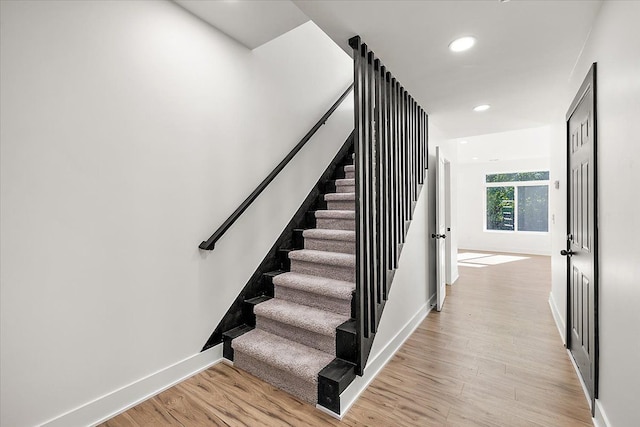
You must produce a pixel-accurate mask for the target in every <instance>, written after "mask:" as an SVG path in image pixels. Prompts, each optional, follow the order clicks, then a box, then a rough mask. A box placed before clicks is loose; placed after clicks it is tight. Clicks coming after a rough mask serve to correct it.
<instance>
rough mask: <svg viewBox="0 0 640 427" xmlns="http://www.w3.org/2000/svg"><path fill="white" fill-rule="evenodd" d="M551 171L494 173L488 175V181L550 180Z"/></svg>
mask: <svg viewBox="0 0 640 427" xmlns="http://www.w3.org/2000/svg"><path fill="white" fill-rule="evenodd" d="M548 180H549V171H538V172H516V173H493V174H490V175H487V182H514V181H548Z"/></svg>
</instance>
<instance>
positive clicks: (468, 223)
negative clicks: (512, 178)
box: [454, 127, 556, 255]
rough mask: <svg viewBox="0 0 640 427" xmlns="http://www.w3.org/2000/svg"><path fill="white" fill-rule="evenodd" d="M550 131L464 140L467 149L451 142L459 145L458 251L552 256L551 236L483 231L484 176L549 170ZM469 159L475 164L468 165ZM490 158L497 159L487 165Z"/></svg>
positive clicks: (485, 136) (507, 133)
mask: <svg viewBox="0 0 640 427" xmlns="http://www.w3.org/2000/svg"><path fill="white" fill-rule="evenodd" d="M549 132H550V129H549V128H548V127H544V128H533V129H523V130H519V131H510V132H503V133H497V134H490V135H480V136H477V137H470V138H465V140H466V141H467V144H459V143H458V142H455V141H454V143H458V144H459V149H458V150H459V162H458V163H459V164H458V183H457V184H458V186H457V199H458V212H459V213H458V232H459V234H458V245H459V247H460V248H464V249H472V250H487V251H497V252H515V253H525V254H540V255H549V254H550V253H551V233H534V232H515V233H511V232H501V231H485V229H484V228H485V206H484V205H485V193H486V187H485V179H486V175H487V174H491V173H502V172H530V171H538V170H549V168H550V159H549V141H550V137H549ZM471 156H474V157H477V158H478V159H477V160H473V158H472V157H471ZM491 158H497V159H500V160H497V161H487V160H488V159H491ZM460 160H461V161H460ZM553 191H556V190H554V188H553V181H550V188H549V192H550V194H551V193H552V192H553ZM550 199H551V197H550ZM552 220H553V218H552V219H550V223H551V221H552Z"/></svg>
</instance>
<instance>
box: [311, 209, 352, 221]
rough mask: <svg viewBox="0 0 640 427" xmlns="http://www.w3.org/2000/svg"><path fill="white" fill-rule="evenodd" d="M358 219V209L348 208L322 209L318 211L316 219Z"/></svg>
mask: <svg viewBox="0 0 640 427" xmlns="http://www.w3.org/2000/svg"><path fill="white" fill-rule="evenodd" d="M317 218H322V219H325V218H326V219H352V220H354V221H355V219H356V211H347V210H321V211H316V219H317Z"/></svg>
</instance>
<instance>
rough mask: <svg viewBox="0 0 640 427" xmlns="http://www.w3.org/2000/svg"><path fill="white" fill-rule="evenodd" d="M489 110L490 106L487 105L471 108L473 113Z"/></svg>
mask: <svg viewBox="0 0 640 427" xmlns="http://www.w3.org/2000/svg"><path fill="white" fill-rule="evenodd" d="M489 108H491V105H489V104H482V105H478V106H477V107H473V111H478V112H479V111H487V110H488V109H489Z"/></svg>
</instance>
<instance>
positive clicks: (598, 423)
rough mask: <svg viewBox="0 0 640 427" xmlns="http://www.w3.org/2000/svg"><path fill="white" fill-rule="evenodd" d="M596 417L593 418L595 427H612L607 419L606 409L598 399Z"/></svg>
mask: <svg viewBox="0 0 640 427" xmlns="http://www.w3.org/2000/svg"><path fill="white" fill-rule="evenodd" d="M595 413H596V414H595V416H594V417H593V425H594V426H595V427H611V423H610V422H609V418H607V414H606V413H605V412H604V408H603V407H602V405H601V404H600V400H598V399H596V411H595Z"/></svg>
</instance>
